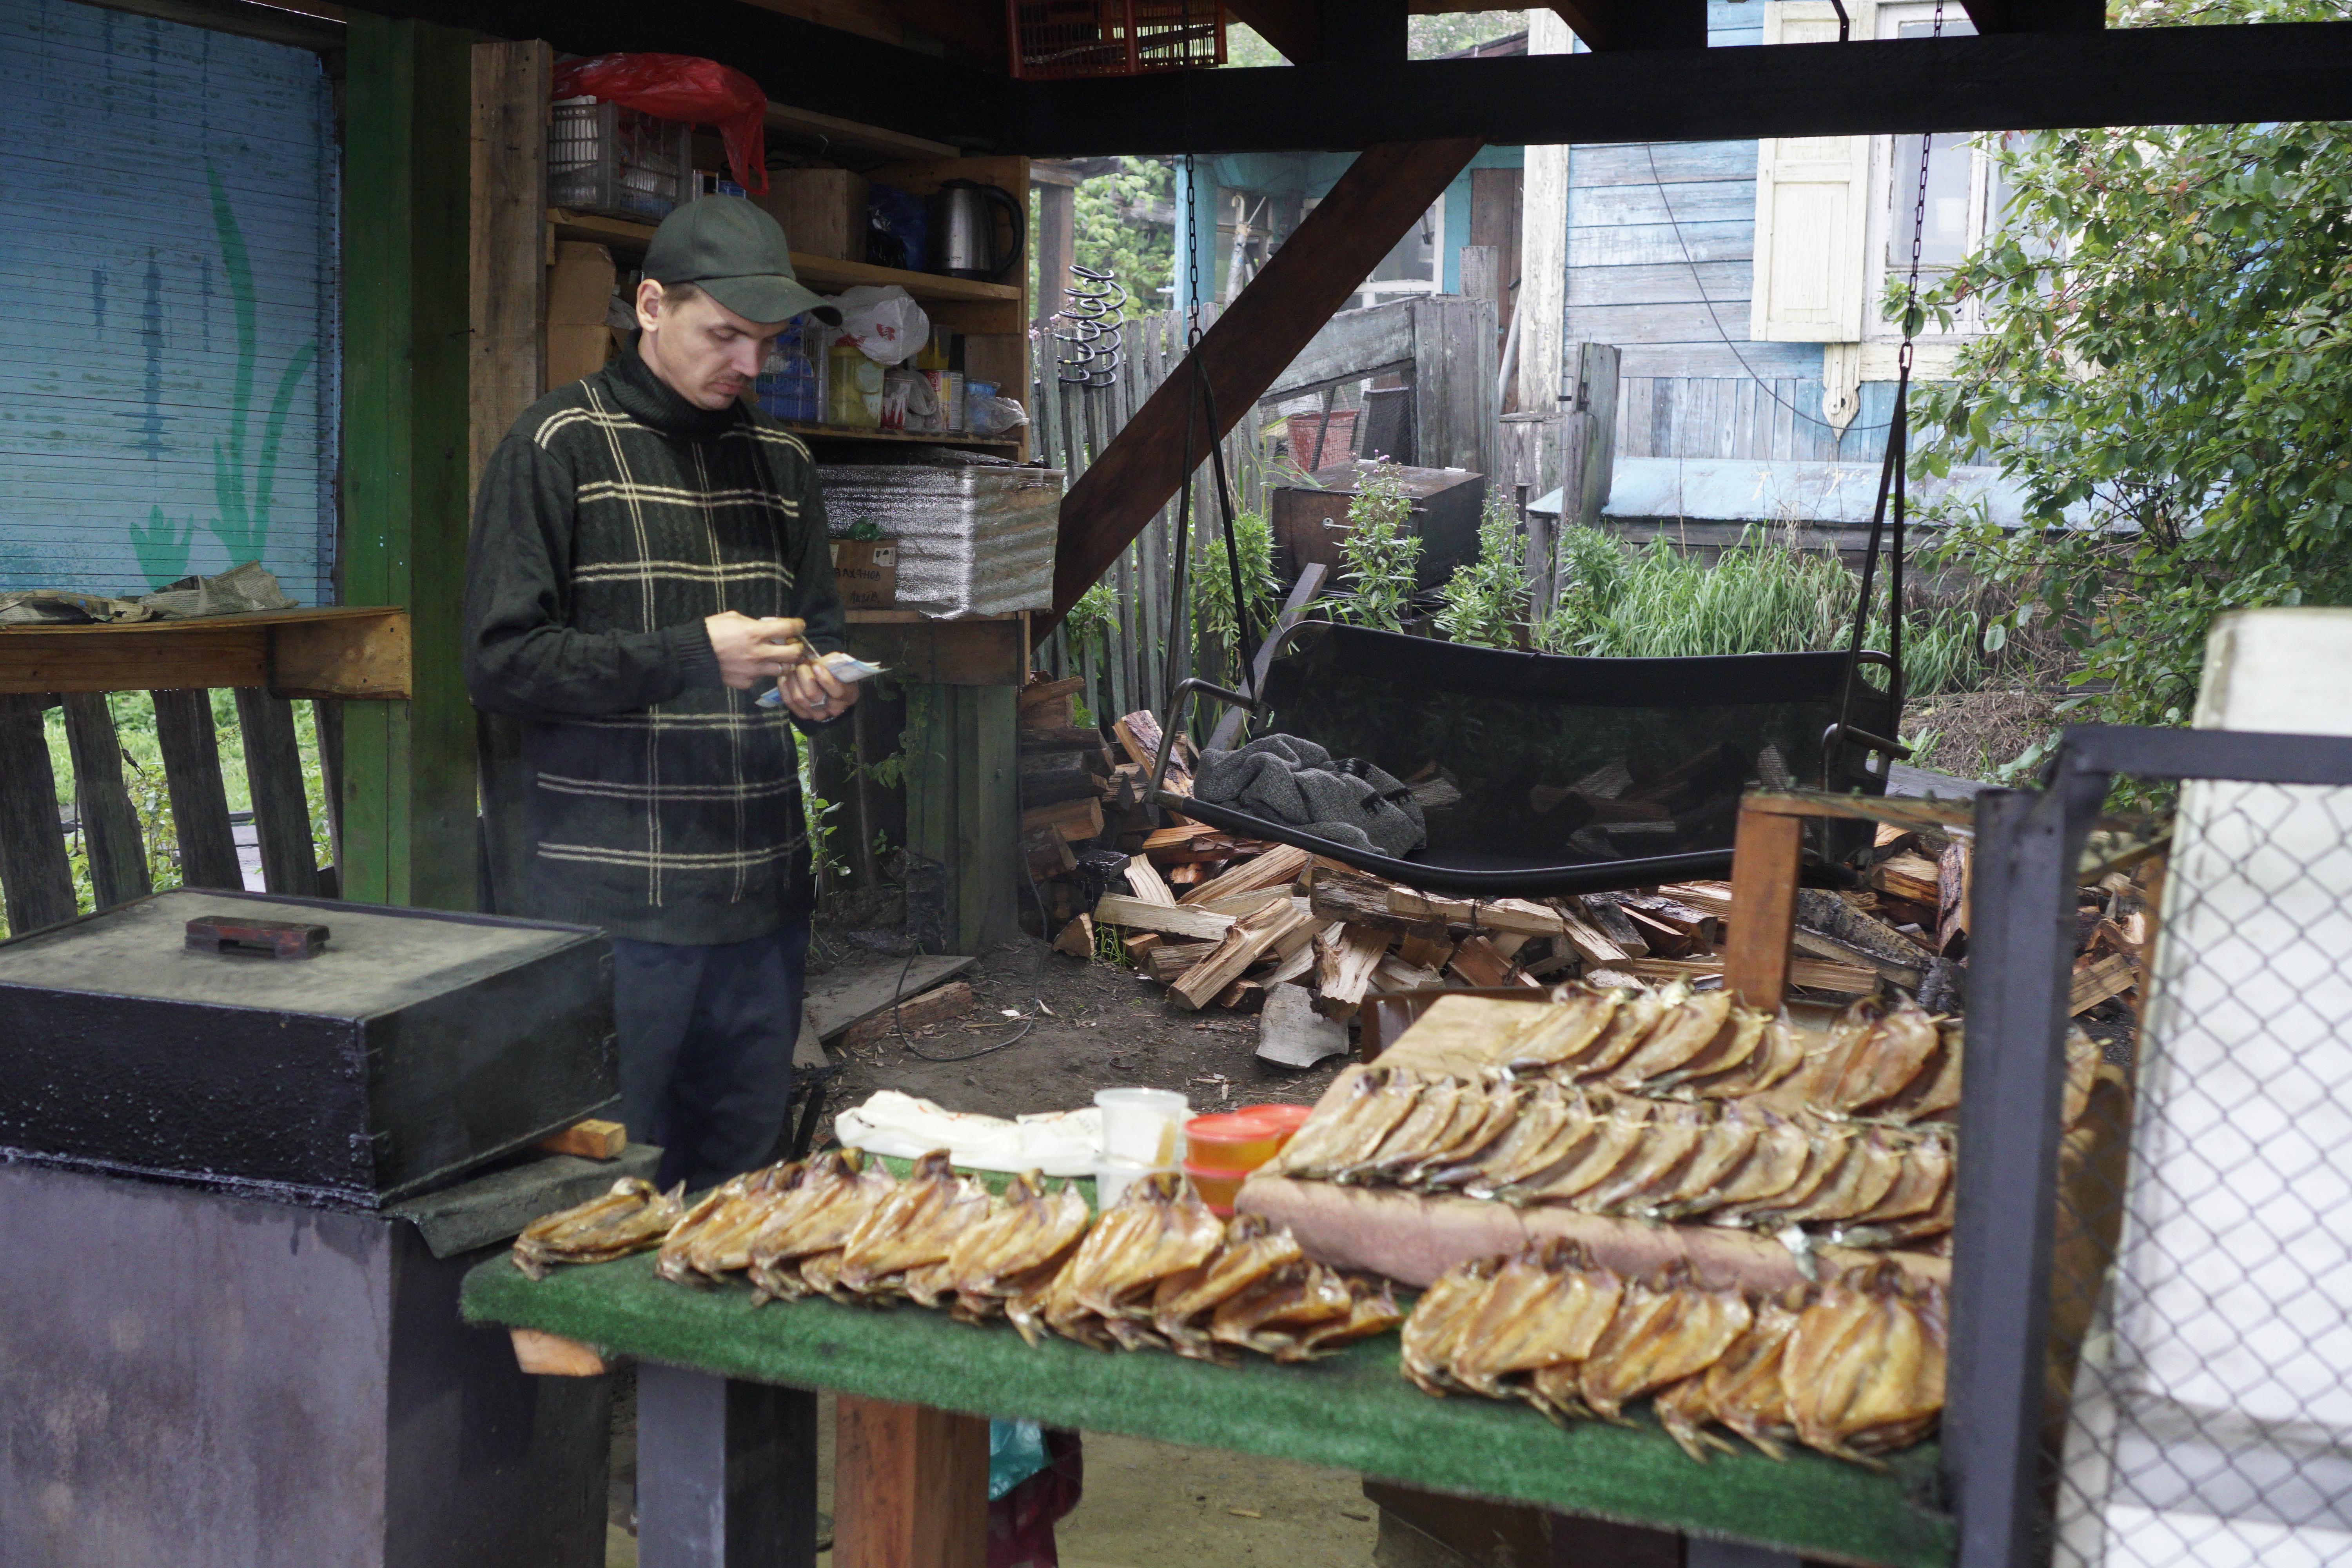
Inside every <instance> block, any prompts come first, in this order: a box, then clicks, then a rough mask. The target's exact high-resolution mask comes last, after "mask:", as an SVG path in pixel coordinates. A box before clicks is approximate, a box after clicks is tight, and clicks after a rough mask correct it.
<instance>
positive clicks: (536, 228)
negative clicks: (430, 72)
mask: <svg viewBox="0 0 2352 1568" xmlns="http://www.w3.org/2000/svg"><path fill="white" fill-rule="evenodd" d="M554 64H555V52H554V51H553V50H552V49H550V48H549V47H547V46H546V45H545V44H544V43H541V42H540V41H538V40H536V39H533V40H530V41H528V42H524V43H519V44H509V43H488V44H476V45H475V46H474V56H473V159H472V169H471V188H470V189H469V191H468V192H467V203H468V205H469V206H470V207H471V209H472V218H471V221H470V223H469V225H468V234H469V237H470V238H469V249H470V251H471V256H470V259H469V262H468V268H469V271H470V274H471V278H470V286H469V289H470V303H469V305H468V309H467V316H468V318H469V321H470V322H471V325H472V337H471V338H470V340H469V345H470V352H469V355H468V363H469V365H470V370H469V381H470V385H469V388H468V401H469V404H470V407H471V411H472V419H471V432H470V435H469V438H468V441H467V447H468V456H467V470H466V471H467V493H468V494H471V493H472V492H473V489H474V488H475V487H476V486H478V485H479V484H480V483H481V479H482V465H483V464H484V463H486V462H488V461H489V457H490V452H491V451H492V449H493V448H495V447H497V446H498V444H499V442H500V441H501V440H503V439H505V437H506V433H507V427H508V426H510V425H512V424H513V423H514V422H515V418H516V416H519V415H520V414H521V413H522V411H523V410H524V409H526V408H528V407H530V405H532V404H533V403H535V402H537V401H538V400H539V395H540V393H541V390H542V389H543V388H544V386H545V382H546V367H545V364H544V363H543V347H544V344H545V341H546V340H545V337H544V334H543V328H544V327H545V324H546V317H547V300H546V294H547V267H546V258H545V256H544V255H543V254H542V252H543V250H544V248H545V241H546V237H547V235H546V226H547V219H546V209H547V121H548V104H547V94H548V79H549V78H550V77H551V75H552V73H553V71H554Z"/></svg>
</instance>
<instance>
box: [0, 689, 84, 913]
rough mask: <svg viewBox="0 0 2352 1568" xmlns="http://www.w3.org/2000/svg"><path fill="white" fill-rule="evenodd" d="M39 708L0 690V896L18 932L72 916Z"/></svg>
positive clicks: (68, 868)
mask: <svg viewBox="0 0 2352 1568" xmlns="http://www.w3.org/2000/svg"><path fill="white" fill-rule="evenodd" d="M42 706H43V704H42V701H41V700H40V699H39V698H37V697H28V696H23V695H19V694H16V693H13V692H11V693H5V694H0V896H5V900H6V902H5V908H6V910H7V914H8V930H9V931H10V932H11V933H12V934H15V935H18V936H21V935H23V934H24V933H25V932H26V931H37V930H38V929H40V928H41V927H42V926H47V925H55V924H57V923H58V921H69V920H71V919H73V917H74V882H73V863H72V862H71V861H70V860H68V858H66V840H65V832H64V829H63V827H62V826H61V825H60V823H59V821H58V778H57V773H56V771H55V770H54V769H52V768H51V767H50V766H49V742H48V738H47V734H46V733H45V732H44V730H43V725H42V721H41V710H42Z"/></svg>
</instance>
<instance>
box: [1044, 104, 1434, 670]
mask: <svg viewBox="0 0 2352 1568" xmlns="http://www.w3.org/2000/svg"><path fill="white" fill-rule="evenodd" d="M1479 145H1480V143H1479V142H1478V141H1477V139H1476V138H1475V137H1458V138H1454V139H1452V140H1448V141H1444V142H1388V143H1384V144H1381V145H1379V146H1374V147H1368V148H1366V149H1365V150H1364V153H1363V154H1362V155H1361V156H1360V157H1359V158H1358V159H1357V160H1356V161H1355V163H1353V164H1352V165H1350V166H1349V170H1348V172H1347V173H1346V174H1342V175H1340V176H1339V184H1335V185H1333V186H1332V187H1331V194H1330V195H1328V196H1325V197H1324V198H1323V200H1322V201H1321V202H1320V203H1319V204H1318V205H1317V206H1316V208H1315V210H1314V211H1313V212H1311V213H1309V214H1308V215H1307V218H1306V220H1305V221H1304V222H1302V223H1301V224H1300V225H1299V226H1298V228H1297V231H1296V232H1295V233H1293V234H1292V235H1291V237H1290V238H1289V239H1288V240H1286V242H1285V243H1284V245H1283V247H1282V248H1281V249H1280V250H1277V251H1276V252H1275V253H1274V257H1273V258H1272V259H1271V260H1269V261H1268V262H1267V263H1266V264H1265V269H1264V270H1262V271H1261V272H1259V273H1258V275H1257V277H1256V278H1255V279H1253V280H1252V281H1251V282H1250V284H1249V286H1248V287H1246V288H1244V289H1243V290H1242V291H1241V293H1240V294H1239V295H1238V296H1237V297H1236V298H1235V299H1234V302H1233V304H1232V306H1231V307H1230V308H1228V309H1227V310H1226V311H1225V313H1224V314H1223V315H1222V316H1220V317H1218V318H1217V321H1216V323H1215V324H1214V325H1213V326H1212V327H1210V328H1209V330H1208V331H1206V332H1204V333H1202V337H1201V342H1200V344H1199V346H1198V347H1196V348H1195V349H1194V350H1193V351H1192V353H1193V354H1197V355H1198V356H1199V359H1200V369H1201V370H1202V372H1204V373H1205V374H1206V375H1207V377H1208V383H1209V390H1210V394H1211V395H1212V396H1213V398H1214V400H1215V403H1216V409H1217V424H1218V428H1217V429H1215V430H1214V431H1205V430H1201V429H1199V428H1198V427H1197V426H1194V427H1193V437H1192V447H1193V450H1192V455H1191V456H1192V461H1193V462H1198V461H1200V460H1202V459H1204V458H1206V457H1207V455H1208V450H1209V446H1210V444H1211V443H1212V442H1213V441H1215V440H1217V439H1219V438H1220V437H1223V435H1224V433H1225V432H1226V431H1228V430H1230V429H1232V428H1233V427H1234V426H1235V425H1237V424H1239V423H1240V422H1241V420H1242V418H1243V416H1244V415H1246V414H1248V413H1249V411H1250V410H1251V409H1252V408H1253V407H1255V405H1256V403H1257V400H1258V398H1259V396H1260V395H1262V394H1264V393H1265V389H1266V388H1267V387H1269V386H1272V385H1273V384H1274V380H1275V377H1276V376H1278V375H1280V374H1282V373H1283V371H1284V370H1285V369H1286V367H1287V366H1288V365H1289V363H1290V362H1291V361H1292V360H1294V359H1296V358H1297V356H1298V352H1299V351H1300V350H1301V349H1303V348H1305V347H1306V346H1307V342H1309V341H1310V340H1311V339H1313V337H1314V336H1315V334H1316V332H1317V331H1320V330H1321V328H1322V326H1323V323H1324V322H1326V321H1329V320H1330V319H1331V315H1332V313H1333V312H1334V311H1336V310H1339V307H1340V306H1341V305H1343V304H1345V303H1346V302H1347V300H1348V296H1349V294H1351V293H1353V292H1355V290H1356V289H1357V288H1358V287H1360V285H1361V284H1362V283H1363V281H1364V279H1366V278H1367V277H1369V276H1370V273H1371V270H1372V268H1374V267H1376V266H1378V265H1379V264H1380V260H1381V257H1383V256H1386V255H1387V254H1388V253H1389V250H1390V248H1391V247H1393V246H1394V245H1395V244H1396V242H1397V241H1398V240H1399V239H1401V238H1402V237H1403V236H1404V233H1405V231H1406V230H1407V229H1409V228H1411V227H1412V226H1413V225H1414V224H1415V223H1416V222H1418V221H1420V218H1421V215H1422V214H1423V213H1425V212H1427V211H1428V210H1429V205H1430V204H1431V203H1432V202H1433V201H1435V200H1437V198H1438V197H1439V196H1441V195H1444V191H1445V187H1446V186H1447V185H1448V184H1451V183H1452V182H1453V180H1454V176H1455V175H1456V174H1460V173H1461V172H1462V171H1463V170H1464V169H1465V168H1466V167H1468V166H1469V163H1470V160H1471V158H1472V157H1473V156H1474V155H1475V153H1477V151H1478V148H1479ZM1194 374H1195V373H1194V367H1193V364H1192V357H1191V356H1189V355H1188V356H1187V357H1186V359H1185V360H1184V361H1182V362H1181V363H1178V364H1177V365H1176V366H1175V367H1174V368H1173V369H1171V371H1170V372H1169V373H1168V379H1167V380H1166V381H1163V382H1161V383H1160V388H1159V390H1158V391H1156V392H1154V393H1153V394H1152V395H1151V396H1150V398H1149V399H1148V400H1147V401H1146V402H1145V403H1144V405H1143V406H1142V407H1141V408H1139V409H1138V410H1137V411H1136V413H1135V416H1134V417H1133V418H1131V419H1129V421H1128V422H1127V426H1126V427H1125V428H1124V429H1122V430H1120V431H1119V433H1118V435H1117V436H1115V437H1112V438H1111V441H1110V444H1109V445H1108V446H1107V447H1104V448H1103V452H1102V455H1101V456H1100V457H1098V458H1096V459H1095V460H1094V462H1093V464H1092V465H1091V466H1089V467H1088V468H1087V471H1086V473H1085V474H1084V475H1082V476H1081V477H1080V478H1079V479H1078V482H1077V483H1076V484H1075V485H1073V486H1071V487H1070V493H1069V494H1068V495H1067V496H1066V497H1065V498H1064V499H1063V501H1062V523H1061V532H1060V536H1059V540H1058V542H1057V543H1056V545H1055V560H1054V607H1053V609H1052V610H1051V611H1049V612H1048V613H1046V614H1045V615H1043V616H1038V617H1036V618H1035V619H1034V621H1032V622H1031V624H1030V636H1031V637H1032V638H1033V639H1035V638H1041V637H1045V636H1046V635H1048V634H1049V633H1051V632H1052V631H1053V629H1054V627H1055V626H1057V625H1059V624H1060V622H1061V619H1062V617H1063V616H1066V615H1067V614H1069V613H1070V606H1071V605H1075V604H1076V603H1077V602H1078V596H1079V595H1082V594H1084V593H1085V592H1086V591H1087V589H1088V588H1089V587H1091V586H1093V585H1094V582H1095V580H1096V579H1097V578H1098V577H1100V576H1101V575H1102V574H1103V573H1104V572H1106V571H1108V569H1109V568H1110V566H1111V564H1112V563H1114V562H1116V561H1118V556H1119V552H1121V551H1123V550H1125V549H1126V548H1127V547H1128V545H1129V544H1130V543H1132V542H1134V540H1135V538H1136V536H1137V535H1138V534H1139V533H1141V532H1142V531H1143V529H1144V525H1145V524H1146V523H1148V522H1150V521H1151V519H1152V518H1153V517H1154V516H1155V515H1157V514H1158V512H1159V510H1160V508H1161V507H1163V506H1165V505H1166V504H1167V503H1168V500H1169V498H1170V497H1171V496H1173V495H1174V494H1175V493H1176V491H1177V489H1178V488H1179V487H1180V486H1181V485H1182V484H1183V483H1184V481H1185V479H1187V478H1188V477H1189V473H1190V469H1191V467H1192V464H1191V463H1188V462H1187V461H1186V454H1185V451H1184V433H1185V430H1186V428H1187V425H1186V414H1187V406H1186V405H1187V403H1188V401H1189V400H1190V399H1191V398H1192V396H1193V395H1194V388H1193V376H1194Z"/></svg>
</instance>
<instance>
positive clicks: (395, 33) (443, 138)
mask: <svg viewBox="0 0 2352 1568" xmlns="http://www.w3.org/2000/svg"><path fill="white" fill-rule="evenodd" d="M475 41H476V39H475V35H474V34H473V33H472V32H471V31H470V30H467V29H460V28H456V27H447V26H439V25H436V24H434V23H430V22H420V21H415V20H408V19H394V18H391V17H384V16H373V15H361V14H356V13H355V14H353V15H352V16H351V18H350V20H349V23H348V47H347V49H346V52H345V56H344V61H345V75H344V82H343V97H342V104H343V110H344V116H343V119H344V133H345V135H346V136H347V137H348V138H349V143H350V144H351V145H352V146H364V147H369V148H373V149H374V150H375V155H373V156H370V157H367V158H362V159H354V160H352V162H351V163H350V164H349V165H348V166H347V167H346V169H345V171H344V183H343V202H342V218H343V234H342V251H341V254H342V258H343V290H342V298H343V305H344V309H343V340H342V350H343V352H342V391H343V420H342V429H343V461H342V492H341V493H342V509H341V521H342V527H341V533H340V535H339V539H338V546H337V562H338V564H339V567H340V569H341V576H342V592H343V599H344V602H345V603H347V604H351V605H382V606H398V607H401V608H404V609H406V610H407V611H408V613H409V615H410V616H411V617H412V618H413V626H412V635H413V638H414V644H415V650H416V652H415V674H414V679H413V681H412V690H411V692H410V696H409V700H408V701H406V702H405V703H399V702H369V703H364V704H361V705H358V706H355V707H353V708H352V709H350V710H347V711H346V714H345V721H344V738H343V744H344V753H345V761H346V763H347V768H346V784H345V797H344V819H343V860H344V864H343V866H342V868H341V883H342V893H343V896H344V897H346V898H349V899H352V900H360V901H362V902H370V903H391V904H414V905H421V906H425V907H428V908H436V909H455V910H470V909H473V908H474V907H476V905H477V903H478V899H479V877H478V863H479V849H478V811H477V807H476V798H477V797H476V791H475V778H474V736H475V731H474V710H473V706H472V704H471V703H470V702H469V701H468V700H467V695H466V688H465V672H464V668H463V658H462V648H463V642H464V628H463V626H462V621H463V601H464V589H465V566H466V536H467V516H468V514H469V512H470V511H471V510H472V509H471V507H470V505H469V502H470V501H471V500H472V497H471V494H470V492H469V491H468V490H467V483H466V480H467V454H468V449H469V442H470V439H471V431H470V426H469V411H468V386H469V380H470V367H469V364H468V357H469V356H468V349H467V341H468V336H469V329H470V326H471V321H470V317H469V310H470V295H471V285H472V278H471V267H470V259H469V257H470V237H469V222H470V216H471V210H470V207H469V205H468V200H467V186H468V184H469V181H470V168H471V163H472V154H473V149H472V129H471V128H472V103H473V55H472V47H473V44H474V42H475ZM241 684H247V685H251V684H258V683H257V682H244V683H241Z"/></svg>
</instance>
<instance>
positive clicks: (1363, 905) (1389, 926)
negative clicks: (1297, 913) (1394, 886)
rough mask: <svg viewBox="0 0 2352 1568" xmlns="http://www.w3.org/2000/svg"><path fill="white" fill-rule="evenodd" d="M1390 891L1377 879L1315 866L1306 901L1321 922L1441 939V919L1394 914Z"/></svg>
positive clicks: (1443, 927)
mask: <svg viewBox="0 0 2352 1568" xmlns="http://www.w3.org/2000/svg"><path fill="white" fill-rule="evenodd" d="M1398 890H1402V889H1398ZM1390 891H1391V885H1390V884H1389V883H1387V882H1384V881H1382V880H1381V879H1379V878H1378V877H1366V876H1361V875H1348V876H1340V875H1335V874H1334V873H1332V872H1330V871H1328V870H1325V869H1323V868H1320V867H1318V868H1316V873H1315V881H1314V885H1313V886H1312V887H1311V888H1310V889H1308V891H1307V898H1308V900H1309V901H1310V902H1311V903H1312V904H1313V906H1314V910H1315V912H1316V913H1317V914H1318V915H1321V916H1322V917H1323V918H1324V919H1325V920H1332V921H1345V922H1347V923H1348V924H1349V925H1351V926H1362V927H1366V928H1371V929H1377V930H1379V931H1383V932H1388V931H1402V932H1405V933H1406V934H1408V935H1418V936H1425V937H1429V938H1431V939H1433V940H1435V941H1443V940H1444V936H1445V921H1444V920H1443V919H1436V920H1432V919H1428V918H1425V917H1424V918H1420V919H1415V918H1413V917H1411V916H1407V915H1403V914H1401V913H1399V912H1397V911H1396V910H1392V909H1391V908H1390V907H1389V893H1390Z"/></svg>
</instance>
